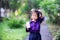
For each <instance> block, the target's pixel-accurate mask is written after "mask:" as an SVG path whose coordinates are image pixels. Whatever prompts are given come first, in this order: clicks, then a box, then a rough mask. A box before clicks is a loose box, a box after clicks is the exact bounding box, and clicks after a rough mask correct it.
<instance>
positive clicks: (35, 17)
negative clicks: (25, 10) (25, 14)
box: [26, 9, 44, 40]
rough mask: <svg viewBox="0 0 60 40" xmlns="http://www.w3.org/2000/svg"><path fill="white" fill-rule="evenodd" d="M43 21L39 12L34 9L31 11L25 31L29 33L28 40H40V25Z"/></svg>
mask: <svg viewBox="0 0 60 40" xmlns="http://www.w3.org/2000/svg"><path fill="white" fill-rule="evenodd" d="M39 14H41V15H39ZM43 19H44V17H42V13H41V12H40V11H38V10H35V9H34V10H32V11H31V20H30V22H29V23H27V25H26V31H27V32H30V34H29V40H41V35H40V24H41V23H42V21H43Z"/></svg>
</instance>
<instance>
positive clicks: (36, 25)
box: [26, 18, 44, 33]
mask: <svg viewBox="0 0 60 40" xmlns="http://www.w3.org/2000/svg"><path fill="white" fill-rule="evenodd" d="M43 20H44V18H39V19H37V20H36V22H34V21H30V28H29V29H27V28H26V31H27V32H30V33H33V32H40V24H41V23H42V21H43Z"/></svg>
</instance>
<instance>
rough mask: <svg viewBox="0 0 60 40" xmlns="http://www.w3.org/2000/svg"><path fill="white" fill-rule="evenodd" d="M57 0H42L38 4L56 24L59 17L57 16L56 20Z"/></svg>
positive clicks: (58, 11) (57, 11)
mask: <svg viewBox="0 0 60 40" xmlns="http://www.w3.org/2000/svg"><path fill="white" fill-rule="evenodd" d="M57 2H58V1H57V0H43V1H41V2H40V4H39V5H40V8H42V9H44V10H45V12H46V13H47V15H48V17H49V20H50V21H51V22H53V23H56V24H57V20H58V19H59V17H58V19H57V20H56V18H57V16H58V13H60V10H59V3H57ZM51 19H52V20H51Z"/></svg>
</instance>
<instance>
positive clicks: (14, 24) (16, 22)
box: [8, 18, 25, 28]
mask: <svg viewBox="0 0 60 40" xmlns="http://www.w3.org/2000/svg"><path fill="white" fill-rule="evenodd" d="M24 24H25V21H24V20H23V19H14V18H13V19H10V20H9V22H8V26H10V28H22V27H23V26H24Z"/></svg>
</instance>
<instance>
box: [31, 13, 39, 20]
mask: <svg viewBox="0 0 60 40" xmlns="http://www.w3.org/2000/svg"><path fill="white" fill-rule="evenodd" d="M31 19H32V20H36V19H38V17H37V13H36V12H32V15H31Z"/></svg>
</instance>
